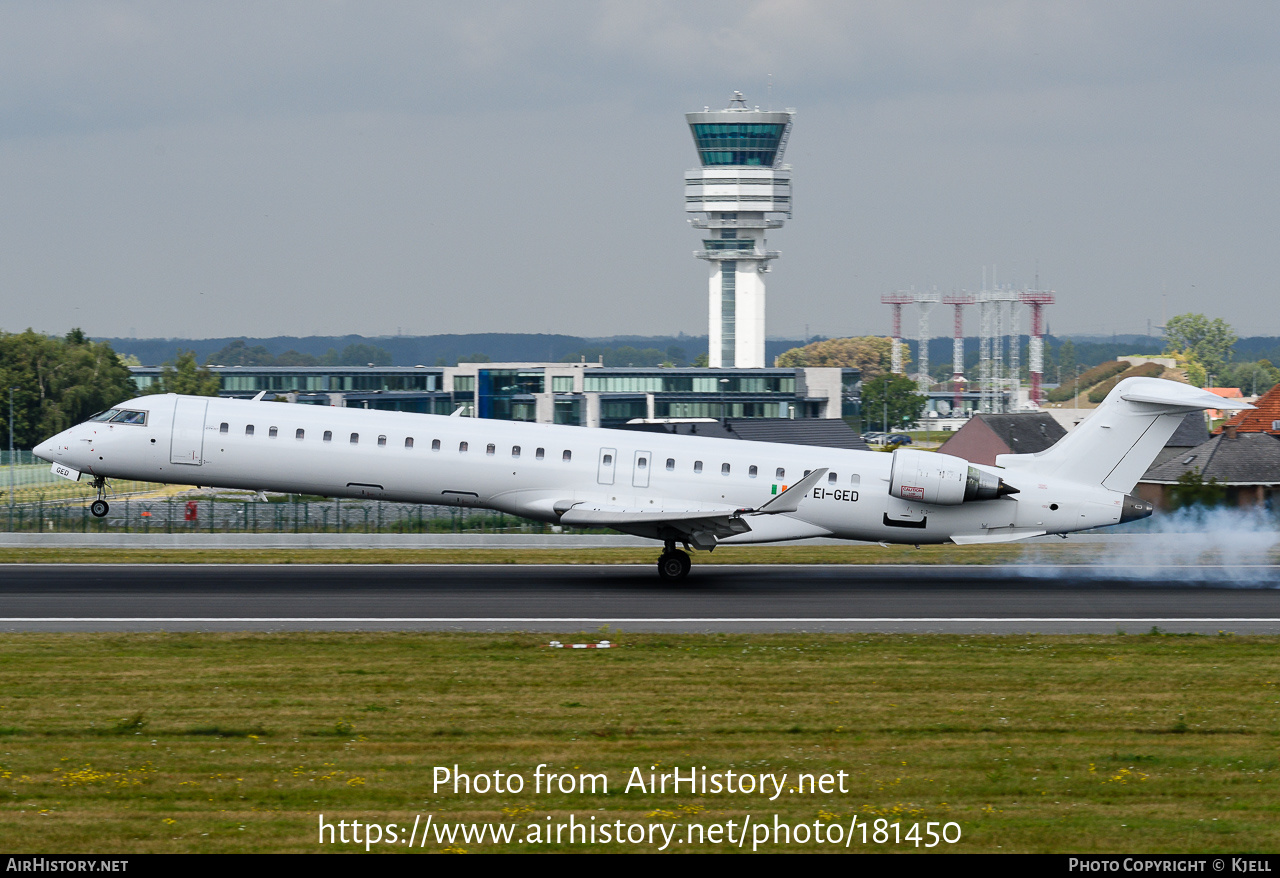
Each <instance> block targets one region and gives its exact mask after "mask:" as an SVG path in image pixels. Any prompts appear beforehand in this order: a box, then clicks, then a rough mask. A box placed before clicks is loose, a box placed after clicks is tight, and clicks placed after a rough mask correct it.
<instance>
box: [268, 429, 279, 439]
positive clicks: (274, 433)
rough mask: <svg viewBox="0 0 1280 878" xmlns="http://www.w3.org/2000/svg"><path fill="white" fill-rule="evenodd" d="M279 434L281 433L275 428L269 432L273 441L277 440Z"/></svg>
mask: <svg viewBox="0 0 1280 878" xmlns="http://www.w3.org/2000/svg"><path fill="white" fill-rule="evenodd" d="M279 432H280V431H279V430H277V429H276V428H275V427H272V428H271V429H269V430H267V435H268V436H270V437H271V438H272V439H274V438H276V434H277V433H279Z"/></svg>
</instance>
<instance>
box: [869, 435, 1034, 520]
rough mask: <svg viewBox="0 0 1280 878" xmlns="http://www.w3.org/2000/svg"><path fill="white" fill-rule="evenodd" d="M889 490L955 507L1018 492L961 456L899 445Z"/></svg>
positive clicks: (930, 502)
mask: <svg viewBox="0 0 1280 878" xmlns="http://www.w3.org/2000/svg"><path fill="white" fill-rule="evenodd" d="M889 493H890V495H892V496H894V497H900V498H901V499H903V500H911V501H913V502H915V503H929V504H932V505H935V506H958V505H959V504H961V503H965V502H968V501H973V500H994V499H996V498H997V497H1003V496H1005V495H1006V494H1016V493H1018V489H1017V488H1012V487H1010V486H1009V485H1006V484H1005V483H1004V480H1003V479H1001V478H1000V477H999V476H996V475H993V474H991V473H987V472H983V471H982V470H980V469H978V468H977V467H975V466H973V465H972V464H970V463H969V461H967V460H964V459H963V458H959V457H955V456H953V455H950V454H939V453H937V452H935V451H920V450H917V449H914V448H898V449H895V450H894V452H893V465H892V467H891V468H890V470H889Z"/></svg>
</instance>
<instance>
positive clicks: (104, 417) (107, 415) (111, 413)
mask: <svg viewBox="0 0 1280 878" xmlns="http://www.w3.org/2000/svg"><path fill="white" fill-rule="evenodd" d="M118 414H120V409H107V410H106V411H105V412H98V413H97V414H96V415H94V416H93V417H92V418H90V419H89V420H91V421H109V420H111V419H112V418H114V417H115V416H116V415H118Z"/></svg>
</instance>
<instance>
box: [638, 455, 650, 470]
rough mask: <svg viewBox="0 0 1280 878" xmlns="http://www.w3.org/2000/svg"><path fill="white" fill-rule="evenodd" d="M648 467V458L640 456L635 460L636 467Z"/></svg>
mask: <svg viewBox="0 0 1280 878" xmlns="http://www.w3.org/2000/svg"><path fill="white" fill-rule="evenodd" d="M648 468H649V458H647V457H642V458H640V459H639V460H637V461H636V469H648Z"/></svg>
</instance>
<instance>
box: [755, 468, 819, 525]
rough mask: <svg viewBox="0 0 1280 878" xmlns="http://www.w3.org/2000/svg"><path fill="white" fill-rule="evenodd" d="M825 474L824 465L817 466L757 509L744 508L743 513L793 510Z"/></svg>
mask: <svg viewBox="0 0 1280 878" xmlns="http://www.w3.org/2000/svg"><path fill="white" fill-rule="evenodd" d="M826 474H827V468H826V467H825V466H824V467H819V468H818V469H816V470H814V471H813V472H811V473H809V475H807V476H805V477H804V478H803V479H801V480H800V481H798V482H796V483H795V484H794V485H792V486H791V487H789V488H787V490H785V491H783V492H782V493H781V494H779V495H778V496H776V497H770V498H769V501H768V502H767V503H765V504H764V505H763V506H761V507H760V508H759V509H746V510H743V513H744V514H746V515H777V514H778V513H786V512H795V511H797V510H798V509H799V508H800V501H801V500H803V499H804V495H805V494H807V493H809V489H810V488H812V487H813V486H814V485H816V484H818V482H819V480H821V478H822V477H823V476H825V475H826Z"/></svg>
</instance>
